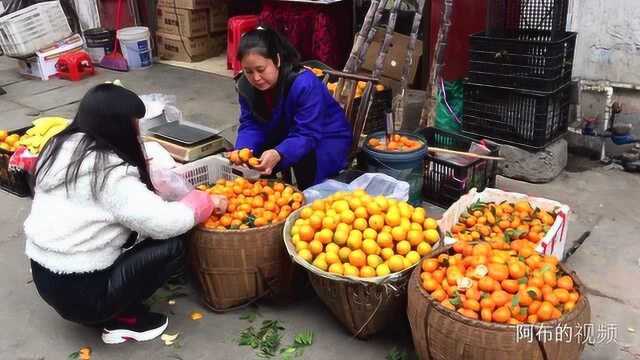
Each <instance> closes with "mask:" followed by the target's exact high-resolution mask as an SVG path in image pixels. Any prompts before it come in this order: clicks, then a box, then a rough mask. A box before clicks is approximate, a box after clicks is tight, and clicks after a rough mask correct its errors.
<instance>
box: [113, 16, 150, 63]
mask: <svg viewBox="0 0 640 360" xmlns="http://www.w3.org/2000/svg"><path fill="white" fill-rule="evenodd" d="M116 37H117V38H118V41H120V48H121V49H122V54H123V55H124V58H125V59H127V63H128V64H129V69H131V70H136V69H147V68H149V67H151V65H152V55H151V34H150V33H149V28H147V27H144V26H134V27H128V28H124V29H120V30H118V32H117V34H116Z"/></svg>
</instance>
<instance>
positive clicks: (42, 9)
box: [0, 1, 71, 56]
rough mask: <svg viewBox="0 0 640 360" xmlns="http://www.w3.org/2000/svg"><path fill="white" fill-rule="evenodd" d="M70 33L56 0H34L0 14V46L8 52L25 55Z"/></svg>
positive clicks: (7, 53) (14, 54)
mask: <svg viewBox="0 0 640 360" xmlns="http://www.w3.org/2000/svg"><path fill="white" fill-rule="evenodd" d="M69 35H71V28H70V27H69V23H68V22H67V17H66V15H65V14H64V11H62V6H61V5H60V2H59V1H47V2H42V3H38V4H35V5H32V6H29V7H27V8H24V9H22V10H19V11H16V12H14V13H11V14H9V15H6V16H3V17H1V18H0V47H2V50H3V51H4V53H5V54H6V55H8V56H26V55H30V54H33V53H35V52H36V50H38V49H41V48H43V47H46V46H47V45H50V44H52V43H54V42H56V41H58V40H62V39H64V38H66V37H67V36H69Z"/></svg>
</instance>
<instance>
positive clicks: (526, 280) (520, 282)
mask: <svg viewBox="0 0 640 360" xmlns="http://www.w3.org/2000/svg"><path fill="white" fill-rule="evenodd" d="M528 282H529V279H528V278H527V277H526V276H523V277H521V278H520V279H518V284H521V285H527V283H528Z"/></svg>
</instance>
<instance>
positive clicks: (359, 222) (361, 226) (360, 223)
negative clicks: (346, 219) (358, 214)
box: [353, 218, 369, 231]
mask: <svg viewBox="0 0 640 360" xmlns="http://www.w3.org/2000/svg"><path fill="white" fill-rule="evenodd" d="M368 227H369V223H368V222H367V220H366V219H364V218H358V219H356V220H355V221H354V222H353V228H354V229H357V230H360V231H365V230H366V229H367V228H368Z"/></svg>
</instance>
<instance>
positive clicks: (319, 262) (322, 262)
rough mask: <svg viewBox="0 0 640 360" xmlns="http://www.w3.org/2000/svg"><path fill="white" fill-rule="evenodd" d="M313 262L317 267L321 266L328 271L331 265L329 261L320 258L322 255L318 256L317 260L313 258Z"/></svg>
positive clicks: (320, 267)
mask: <svg viewBox="0 0 640 360" xmlns="http://www.w3.org/2000/svg"><path fill="white" fill-rule="evenodd" d="M312 264H313V265H314V266H315V267H317V268H319V269H321V270H324V271H327V269H328V268H329V265H328V264H327V262H326V261H325V260H324V259H323V258H320V257H317V258H316V259H315V260H313V262H312Z"/></svg>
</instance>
